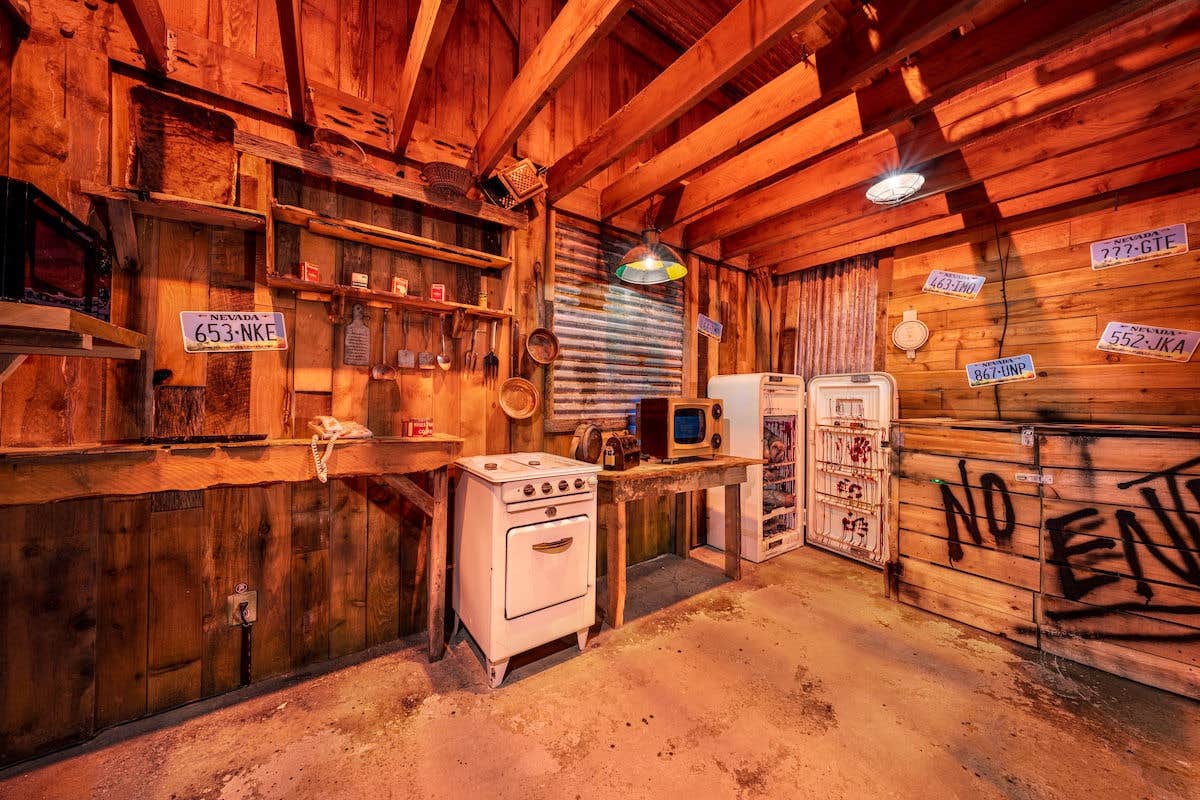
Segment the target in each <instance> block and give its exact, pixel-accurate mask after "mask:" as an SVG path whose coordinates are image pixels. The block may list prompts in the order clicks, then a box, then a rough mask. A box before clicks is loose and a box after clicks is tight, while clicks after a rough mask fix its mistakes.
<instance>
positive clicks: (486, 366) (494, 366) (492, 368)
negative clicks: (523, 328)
mask: <svg viewBox="0 0 1200 800" xmlns="http://www.w3.org/2000/svg"><path fill="white" fill-rule="evenodd" d="M496 325H497V320H492V349H491V350H488V352H487V355H485V356H484V357H483V380H484V383H486V384H487V385H488V386H495V385H496V378H498V377H500V356H498V355H496Z"/></svg>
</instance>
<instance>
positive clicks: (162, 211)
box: [80, 185, 267, 231]
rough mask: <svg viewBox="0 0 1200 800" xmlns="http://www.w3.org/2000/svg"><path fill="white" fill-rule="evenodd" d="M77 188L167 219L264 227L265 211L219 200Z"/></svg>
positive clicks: (245, 228)
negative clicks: (229, 204) (222, 202)
mask: <svg viewBox="0 0 1200 800" xmlns="http://www.w3.org/2000/svg"><path fill="white" fill-rule="evenodd" d="M80 191H81V192H83V194H86V195H87V196H88V197H90V198H92V199H93V200H99V201H101V202H108V201H110V200H118V201H122V202H125V203H128V204H129V209H130V211H132V212H133V213H134V214H140V215H142V216H144V217H156V218H158V219H169V220H173V221H175V222H194V223H197V224H200V225H216V226H219V227H222V228H235V229H237V230H242V231H265V230H266V229H267V215H266V214H264V213H262V212H261V211H254V210H253V209H249V208H240V207H238V206H226V205H222V204H220V203H208V202H205V201H203V200H193V199H192V198H189V197H179V196H177V195H173V194H163V193H162V192H135V191H132V190H130V189H118V188H115V187H113V188H107V187H100V186H86V185H85V186H81V187H80Z"/></svg>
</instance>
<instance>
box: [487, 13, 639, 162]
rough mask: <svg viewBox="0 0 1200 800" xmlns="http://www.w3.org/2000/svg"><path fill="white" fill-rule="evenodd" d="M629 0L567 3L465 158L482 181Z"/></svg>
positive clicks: (617, 18)
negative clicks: (468, 156)
mask: <svg viewBox="0 0 1200 800" xmlns="http://www.w3.org/2000/svg"><path fill="white" fill-rule="evenodd" d="M631 3H632V0H570V2H568V3H567V5H566V7H565V8H563V10H562V11H560V12H559V13H558V16H557V17H555V18H554V22H552V23H551V24H550V28H549V30H547V31H546V35H545V36H543V37H542V39H541V41H539V42H538V45H537V47H536V48H534V50H533V52H532V53H531V54H530V56H529V59H528V60H527V61H526V62H525V64H524V65H522V67H521V71H520V72H519V73H517V77H516V78H514V79H513V82H512V83H511V84H509V86H508V90H507V91H506V92H505V93H504V99H503V100H501V101H500V104H499V105H498V106H497V107H496V110H495V112H494V113H493V114H492V117H491V119H489V120H488V121H487V124H486V125H484V128H483V131H482V132H481V133H480V134H479V140H478V141H477V142H476V143H475V149H474V151H473V152H472V154H471V163H472V165H473V168H474V171H475V174H476V175H478V176H480V177H486V176H487V174H488V173H490V172H491V171H492V169H493V168H494V167H495V166H496V164H498V163H499V162H500V159H501V158H503V157H504V154H505V153H506V152H507V151H508V149H509V148H510V147H512V146H513V144H514V143H515V142H516V141H517V137H519V136H520V135H521V132H522V131H524V130H525V127H526V126H527V125H528V124H529V123H530V122H531V121H532V120H533V118H534V117H535V116H537V113H538V112H539V111H541V109H542V107H543V106H545V105H546V103H547V102H549V100H550V96H551V95H552V94H553V93H554V90H555V89H557V88H558V87H559V86H561V85H562V84H563V82H564V81H566V80H567V78H569V77H571V74H572V73H573V72H574V71H575V68H576V67H577V66H578V65H579V64H580V62H582V61H583V59H584V58H586V57H587V55H588V54H589V53H590V52H591V51H592V48H594V47H595V46H596V44H598V43H599V42H600V41H602V40H603V39H604V37H605V36H607V35H608V34H609V32H610V31H611V30H612V29H613V27H614V26H615V25H616V24H617V22H619V21H620V19H621V16H622V15H623V14H624V13H625V11H626V10H627V9H628V8H629V6H630V4H631Z"/></svg>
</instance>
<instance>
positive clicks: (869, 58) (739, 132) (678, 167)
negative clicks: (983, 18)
mask: <svg viewBox="0 0 1200 800" xmlns="http://www.w3.org/2000/svg"><path fill="white" fill-rule="evenodd" d="M979 5H980V3H978V2H974V1H968V2H958V3H954V4H952V5H950V6H947V5H946V3H945V2H944V0H920V2H916V3H909V4H907V5H905V7H903V8H902V9H901V10H900V13H899V15H895V14H894V15H893V16H892V17H890V18H888V17H886V16H885V18H884V19H883V20H880V19H878V18H877V19H876V20H875V21H874V23H873V25H872V26H871V29H870V31H871V35H870V36H869V37H868V36H865V35H859V36H850V37H848V39H846V40H843V39H837V40H835V41H833V42H832V43H830V44H829V45H827V46H826V47H823V48H821V50H820V51H818V53H817V54H816V55H815V56H813V57H810V58H809V59H808V60H807V61H804V62H801V63H799V64H797V65H796V66H794V67H792V68H791V69H789V70H788V71H787V72H785V73H783V74H782V75H780V76H779V77H777V78H775V79H774V80H772V81H771V82H769V83H768V84H766V85H765V86H763V87H762V88H760V89H758V90H757V91H755V92H754V93H753V94H751V95H750V96H748V97H746V98H745V99H744V100H742V102H740V103H738V104H737V105H736V106H734V107H733V109H732V110H730V111H728V112H725V113H724V114H721V115H720V116H718V117H716V118H714V119H712V120H709V121H708V122H707V123H705V124H704V125H702V126H701V127H699V128H697V129H696V130H695V131H693V132H692V133H691V134H689V135H688V136H685V137H684V138H683V139H680V140H679V141H677V142H675V143H674V144H672V145H671V146H670V147H668V148H667V149H665V150H663V151H662V152H660V153H657V154H655V155H654V156H653V157H652V158H651V159H650V160H649V161H647V162H646V163H644V164H640V165H638V166H637V167H635V168H634V169H632V170H630V171H629V172H628V173H626V174H625V175H622V176H621V177H620V178H618V179H617V180H616V181H614V182H613V183H611V184H610V185H609V186H607V187H605V188H604V190H603V192H601V195H600V204H601V213H602V214H604V215H605V216H606V217H607V216H611V215H613V214H617V213H619V212H621V211H624V210H625V209H627V208H630V207H632V206H633V205H636V204H637V203H640V202H641V201H643V200H645V199H646V198H648V197H650V196H651V195H654V194H656V193H658V192H660V191H662V190H664V189H665V188H667V187H668V186H671V185H673V184H675V183H677V182H678V181H680V180H681V179H683V178H685V177H686V176H687V175H689V174H691V173H693V172H696V171H697V170H700V169H703V168H704V167H705V166H707V165H708V164H711V163H713V162H715V161H719V160H721V159H722V158H724V157H726V156H728V155H730V154H731V153H736V152H740V151H741V150H744V149H745V148H746V147H748V146H750V145H753V144H755V143H756V142H758V141H761V140H762V139H763V138H765V137H766V136H769V135H770V134H772V133H775V132H776V131H778V130H780V129H781V128H782V127H784V126H785V125H788V124H789V123H791V122H793V121H795V120H796V119H798V118H799V117H800V116H801V115H803V114H805V113H809V112H812V111H813V110H815V109H818V108H820V107H821V106H823V105H825V104H827V103H829V102H830V101H834V100H837V99H839V98H840V97H842V96H844V95H845V94H846V93H847V92H848V91H849V90H850V88H851V87H852V86H855V85H856V84H858V83H861V82H863V81H864V80H866V79H867V78H870V77H873V75H874V73H875V72H877V71H882V70H884V69H887V68H889V67H891V66H893V65H894V64H896V63H898V62H899V61H901V60H902V59H904V58H905V57H906V56H908V55H910V54H911V53H913V52H915V51H916V50H918V49H920V48H921V47H924V46H926V45H927V44H929V42H930V41H932V40H934V39H937V38H940V37H941V36H945V35H946V34H948V33H950V32H951V31H953V30H955V29H956V28H958V27H959V26H961V25H962V24H964V23H965V22H966V21H968V20H969V19H970V17H971V15H972V14H974V13H975V12H976V11H977V10H978V7H979ZM1056 5H1071V2H1069V0H1057V3H1056ZM1076 5H1077V4H1076ZM889 10H890V9H889V7H885V8H884V9H881V10H880V12H879V13H882V14H885V15H886V14H888V12H889ZM1074 14H1075V16H1078V14H1079V12H1078V8H1076V9H1075V11H1074ZM917 21H920V22H919V23H918V22H917ZM935 34H936V35H935ZM931 36H932V39H931V38H930V37H931ZM1002 44H1004V45H1007V46H1008V50H1002V49H999V48H993V49H992V50H989V51H988V53H987V57H986V58H984V59H980V60H979V61H978V62H973V63H969V64H963V63H959V64H956V69H957V70H959V71H960V73H961V72H962V71H966V70H969V69H972V68H984V65H985V64H990V60H996V59H1000V60H1002V62H1003V63H1000V64H998V65H997V66H996V68H995V71H993V72H992V73H991V74H997V73H998V72H1001V71H1003V70H1004V69H1005V68H1006V64H1007V63H1008V62H1009V59H1010V58H1011V57H1010V56H1009V51H1010V50H1011V49H1012V45H1013V43H1012V42H1011V41H1009V40H1005V41H1004V42H1003V43H1002ZM993 50H994V51H995V52H993ZM1006 56H1009V58H1005V57H1006ZM989 59H990V60H989ZM956 74H958V73H956Z"/></svg>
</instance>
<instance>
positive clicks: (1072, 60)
mask: <svg viewBox="0 0 1200 800" xmlns="http://www.w3.org/2000/svg"><path fill="white" fill-rule="evenodd" d="M1131 37H1134V38H1131ZM1168 44H1169V46H1167V45H1168ZM1197 46H1200V9H1197V7H1196V6H1195V4H1194V3H1193V2H1190V0H1180V1H1179V2H1175V3H1170V4H1168V5H1166V6H1163V7H1162V8H1161V9H1156V10H1155V11H1154V12H1152V13H1151V14H1150V15H1147V16H1146V17H1145V18H1137V19H1134V20H1131V21H1129V22H1127V23H1125V24H1123V25H1121V26H1118V27H1117V28H1114V29H1112V30H1110V31H1108V32H1107V33H1105V34H1103V35H1101V36H1093V37H1091V38H1090V39H1088V40H1087V41H1084V42H1082V43H1080V44H1079V45H1078V46H1077V47H1075V48H1073V49H1072V50H1067V51H1059V52H1055V53H1054V54H1052V55H1050V56H1048V57H1047V58H1045V59H1043V60H1042V61H1039V62H1038V63H1036V64H1033V65H1031V66H1030V67H1029V68H1028V69H1022V70H1018V71H1015V72H1014V73H1013V74H1012V76H1011V77H1009V78H1007V79H1006V80H1004V81H999V82H996V83H992V84H990V85H988V86H986V87H984V88H982V89H975V90H972V91H969V92H965V93H963V94H961V95H959V96H957V97H955V98H953V99H951V100H949V101H946V102H945V103H943V104H941V105H939V106H936V107H935V108H933V109H932V110H931V111H930V112H929V113H927V114H924V115H921V116H920V117H918V118H916V119H915V120H914V126H913V128H912V129H911V130H910V131H898V132H896V133H893V132H891V131H886V130H885V131H881V132H879V133H874V134H872V135H869V136H866V137H864V138H862V139H860V140H859V141H857V142H855V143H854V144H853V145H851V146H849V147H846V148H843V149H841V150H839V151H837V152H835V153H833V154H831V155H829V156H827V157H825V158H822V159H820V160H819V161H816V162H815V163H812V164H810V165H808V166H806V167H804V168H803V169H801V170H800V171H798V172H794V173H793V174H792V175H790V176H789V177H786V178H783V179H782V180H778V181H776V182H775V183H772V184H770V185H769V186H766V187H765V188H762V189H759V190H757V191H752V192H749V193H745V194H742V195H740V196H739V197H738V200H737V202H736V203H728V204H726V205H725V206H722V207H721V208H718V209H717V210H716V211H714V212H712V213H710V214H708V215H707V216H704V217H701V218H700V219H698V220H696V221H694V222H692V223H690V224H688V225H687V227H686V228H685V236H684V238H685V241H686V242H687V244H688V246H689V247H692V246H697V245H700V244H707V243H708V242H712V241H716V240H717V239H723V238H725V237H729V236H732V235H733V234H736V233H737V232H738V231H743V230H746V229H748V228H750V227H752V226H754V225H758V224H760V223H763V222H765V221H767V220H770V219H773V218H774V217H778V216H780V215H782V214H785V213H787V212H788V211H791V210H792V209H795V208H799V207H800V206H803V205H805V204H807V203H811V202H813V201H815V200H818V199H820V198H822V197H825V196H827V195H829V194H833V193H836V192H839V191H841V190H844V189H848V188H850V187H852V186H856V185H858V184H861V183H864V182H867V181H871V180H875V179H876V178H878V177H879V176H880V175H882V174H884V173H886V172H887V171H888V170H891V169H895V168H897V167H901V166H903V167H906V168H907V167H913V166H915V165H917V164H920V163H923V162H927V161H929V160H931V159H934V158H937V157H938V156H941V155H945V154H947V153H950V152H953V151H954V150H955V149H957V148H959V147H961V146H963V145H964V144H966V143H967V142H969V141H971V140H972V139H975V138H978V137H981V136H986V135H989V134H991V133H993V132H995V131H996V130H998V129H1000V128H1001V127H1003V126H1006V125H1012V124H1014V123H1015V122H1017V121H1020V122H1027V121H1030V120H1031V119H1035V118H1037V117H1038V116H1045V115H1048V114H1051V113H1054V112H1055V111H1056V110H1058V109H1059V108H1061V107H1063V105H1064V104H1068V103H1070V104H1073V103H1075V102H1078V101H1079V99H1080V98H1081V97H1085V96H1093V95H1096V94H1101V93H1104V92H1107V91H1111V90H1112V89H1113V88H1115V87H1118V86H1120V85H1123V83H1126V82H1128V81H1129V80H1133V79H1136V76H1137V74H1138V73H1139V72H1141V71H1143V70H1147V69H1150V68H1152V67H1154V66H1156V65H1161V64H1163V63H1169V62H1168V61H1167V60H1168V59H1171V58H1176V57H1178V55H1179V53H1181V52H1183V53H1186V52H1187V51H1189V50H1191V49H1193V48H1195V47H1197ZM1098 70H1099V71H1101V74H1102V75H1104V76H1105V77H1109V76H1111V77H1109V80H1111V81H1112V82H1111V83H1108V84H1105V83H1104V82H1100V83H1098V82H1097V71H1098ZM1047 76H1051V77H1052V78H1053V77H1056V78H1057V80H1051V81H1049V82H1048V81H1047ZM933 189H934V187H933V186H932V185H927V187H926V191H930V190H933Z"/></svg>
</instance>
